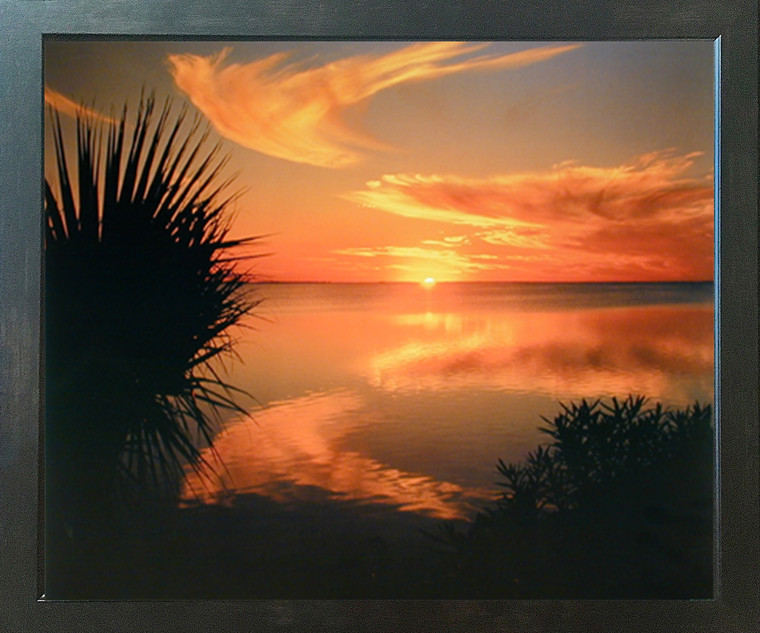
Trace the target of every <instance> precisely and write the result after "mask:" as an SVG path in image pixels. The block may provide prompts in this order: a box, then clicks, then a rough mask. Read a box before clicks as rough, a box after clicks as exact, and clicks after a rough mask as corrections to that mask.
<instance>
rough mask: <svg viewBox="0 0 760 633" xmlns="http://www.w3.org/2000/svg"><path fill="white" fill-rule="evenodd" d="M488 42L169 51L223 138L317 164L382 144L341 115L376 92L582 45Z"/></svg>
mask: <svg viewBox="0 0 760 633" xmlns="http://www.w3.org/2000/svg"><path fill="white" fill-rule="evenodd" d="M489 46H490V44H488V43H474V44H467V43H462V42H426V43H418V44H412V45H410V46H406V47H404V48H401V49H399V50H395V51H393V52H390V53H386V54H384V55H357V56H353V57H345V58H342V59H338V60H336V61H331V62H327V63H323V64H322V65H317V66H309V63H313V60H310V61H303V62H299V61H289V60H290V58H291V57H292V53H277V54H273V55H270V56H268V57H265V58H262V59H258V60H255V61H253V62H250V63H247V64H239V63H228V62H227V57H228V56H229V53H230V51H231V49H230V48H225V49H223V50H222V51H221V52H220V53H218V54H216V55H211V56H206V57H204V56H200V55H192V54H178V55H170V56H169V57H168V61H169V67H170V72H171V74H172V76H173V78H174V81H175V83H176V85H177V87H178V88H179V89H180V90H182V91H183V92H184V93H186V94H187V95H188V97H189V98H190V100H191V101H192V102H193V104H195V106H196V107H197V108H198V109H199V110H201V111H202V112H203V113H204V114H205V115H206V117H208V119H209V120H210V121H211V122H212V124H213V125H214V127H215V128H216V129H217V131H218V132H219V133H220V134H221V135H222V136H224V137H226V138H228V139H230V140H232V141H234V142H236V143H239V144H240V145H243V146H244V147H248V148H250V149H253V150H256V151H258V152H262V153H264V154H268V155H270V156H276V157H278V158H282V159H285V160H290V161H294V162H298V163H306V164H309V165H317V166H321V167H331V168H342V167H347V166H350V165H353V164H355V163H356V162H358V161H359V160H360V159H361V156H362V153H363V152H364V151H366V150H373V149H382V148H384V147H385V146H384V145H383V143H382V142H380V141H378V140H376V139H374V138H372V137H371V136H370V135H368V134H366V133H365V132H362V131H361V130H358V129H356V127H352V126H351V125H349V124H348V123H347V122H346V121H345V120H344V118H343V114H344V113H345V112H346V110H348V109H349V108H351V107H353V106H357V105H358V104H361V103H365V102H367V100H368V99H370V98H371V97H372V96H373V95H375V94H377V93H378V92H380V91H382V90H386V89H388V88H391V87H393V86H397V85H400V84H403V83H408V82H412V81H422V80H430V79H436V78H439V77H443V76H446V75H452V74H455V73H465V72H475V71H496V70H504V69H512V68H519V67H523V66H528V65H531V64H536V63H539V62H543V61H546V60H549V59H551V58H553V57H556V56H558V55H562V54H564V53H567V52H569V51H572V50H574V49H576V48H578V47H579V46H581V44H567V45H550V46H543V47H539V48H530V49H528V50H523V51H519V52H516V53H510V54H507V55H489V54H487V52H486V51H487V49H488V47H489Z"/></svg>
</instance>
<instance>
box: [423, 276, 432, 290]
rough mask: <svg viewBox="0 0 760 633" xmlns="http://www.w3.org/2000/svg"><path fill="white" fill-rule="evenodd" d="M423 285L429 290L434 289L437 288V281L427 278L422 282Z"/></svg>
mask: <svg viewBox="0 0 760 633" xmlns="http://www.w3.org/2000/svg"><path fill="white" fill-rule="evenodd" d="M422 285H423V286H426V287H428V288H432V287H433V286H435V279H433V278H432V277H425V280H424V281H423V282H422Z"/></svg>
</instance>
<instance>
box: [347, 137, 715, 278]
mask: <svg viewBox="0 0 760 633" xmlns="http://www.w3.org/2000/svg"><path fill="white" fill-rule="evenodd" d="M698 156H699V154H698V153H691V154H685V155H678V154H676V153H675V152H674V151H672V150H667V151H663V152H653V153H650V154H646V155H643V156H639V157H637V158H635V159H633V160H632V161H630V162H627V163H625V164H622V165H618V166H612V167H591V166H585V165H579V164H576V163H573V162H565V163H561V164H559V165H555V166H554V167H553V168H552V169H550V170H547V171H544V172H529V173H518V174H509V175H501V176H494V177H490V178H467V177H462V176H456V175H447V176H441V175H430V176H423V175H419V174H416V175H405V174H391V175H385V176H383V177H382V178H381V179H379V180H374V181H370V182H368V183H367V187H366V189H364V190H362V191H356V192H352V193H350V194H347V195H345V196H343V197H344V198H347V199H349V200H352V201H354V202H356V203H359V204H361V205H364V206H366V207H369V208H372V209H377V210H380V211H384V212H386V213H391V214H394V215H397V216H401V217H405V218H412V219H416V220H427V221H431V222H437V223H440V224H449V225H455V227H452V228H454V229H455V230H456V231H457V232H458V233H459V234H461V232H462V229H463V227H470V229H471V232H470V233H469V234H467V235H465V236H464V238H465V240H466V242H467V243H469V244H472V246H468V247H467V249H468V250H467V252H469V257H470V258H472V256H473V255H474V254H475V253H476V252H477V251H475V250H473V249H475V248H476V246H477V244H480V245H481V247H482V249H481V253H491V254H498V255H499V256H500V260H499V261H512V262H514V261H520V259H522V260H523V261H524V262H525V263H526V268H525V273H526V277H527V278H533V277H535V276H536V274H537V270H538V269H537V268H536V266H535V263H536V262H538V261H540V272H541V275H540V277H541V278H545V279H564V278H568V275H569V276H570V278H571V279H581V278H586V277H588V278H598V275H601V278H609V279H631V280H634V279H648V278H655V277H656V276H657V275H660V276H662V277H663V278H665V279H710V278H712V268H713V181H712V174H706V175H705V176H703V177H695V176H691V175H687V173H688V172H689V171H690V169H691V168H692V167H693V165H694V162H695V159H696V158H697V157H698ZM461 237H462V236H461V235H458V236H457V240H460V238H461ZM465 240H462V241H461V243H462V244H464V243H465ZM428 243H430V244H432V243H436V244H438V245H440V241H439V242H435V241H434V242H428ZM458 243H460V242H454V241H452V242H449V244H451V245H453V246H456V245H458ZM459 250H460V251H464V248H462V249H459ZM529 263H532V264H531V267H530V268H528V267H527V266H528V264H529ZM570 266H571V267H572V268H568V267H570Z"/></svg>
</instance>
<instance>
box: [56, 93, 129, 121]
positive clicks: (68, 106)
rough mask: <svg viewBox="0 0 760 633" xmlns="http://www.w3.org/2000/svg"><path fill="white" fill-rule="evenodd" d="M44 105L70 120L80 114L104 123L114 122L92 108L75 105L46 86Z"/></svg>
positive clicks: (79, 104)
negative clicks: (68, 117)
mask: <svg viewBox="0 0 760 633" xmlns="http://www.w3.org/2000/svg"><path fill="white" fill-rule="evenodd" d="M45 103H46V104H47V105H49V106H50V107H52V108H53V109H55V110H56V111H58V112H60V113H61V114H65V115H67V116H70V117H72V118H76V116H77V115H78V114H80V113H81V114H84V115H85V116H89V117H92V118H93V119H95V120H97V121H104V122H106V123H114V122H115V119H113V118H112V117H109V116H106V115H105V114H103V113H101V112H98V111H97V110H95V109H94V108H88V107H87V106H85V105H83V104H81V103H76V102H75V101H72V100H71V99H69V98H68V97H67V96H66V95H64V94H61V93H60V92H58V91H57V90H53V89H52V88H50V87H48V86H45Z"/></svg>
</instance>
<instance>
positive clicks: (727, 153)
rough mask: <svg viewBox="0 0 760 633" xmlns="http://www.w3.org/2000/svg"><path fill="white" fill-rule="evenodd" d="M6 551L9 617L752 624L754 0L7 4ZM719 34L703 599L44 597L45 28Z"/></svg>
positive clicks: (3, 242)
mask: <svg viewBox="0 0 760 633" xmlns="http://www.w3.org/2000/svg"><path fill="white" fill-rule="evenodd" d="M0 15H2V23H3V25H4V27H5V32H6V34H7V35H6V37H5V38H3V39H2V41H1V42H0V78H1V79H2V81H1V82H0V85H2V87H3V96H2V99H0V128H1V129H2V130H3V135H2V137H1V140H0V191H2V192H3V196H2V198H3V204H2V212H1V215H0V226H2V231H0V500H2V503H1V505H0V507H2V510H3V511H2V513H1V516H0V560H2V561H3V564H2V569H3V571H2V574H1V575H0V576H1V578H2V594H0V595H1V596H2V600H3V604H4V608H3V612H4V613H3V615H2V617H0V630H8V631H21V630H23V631H27V630H29V631H47V630H51V631H52V630H56V631H69V630H71V631H80V630H83V629H84V630H93V631H120V630H135V631H142V630H145V631H174V630H177V631H187V630H189V631H196V630H197V631H207V630H217V629H224V630H229V629H231V628H238V627H240V628H241V629H242V628H254V629H255V630H307V629H322V630H351V631H362V630H369V631H376V630H381V631H382V630H401V631H406V630H431V629H440V630H462V631H481V630H482V631H492V630H502V629H504V630H524V631H539V630H540V631H553V630H568V629H569V630H584V631H585V630H589V629H592V630H601V629H604V630H606V629H610V630H620V631H626V630H632V631H633V630H635V631H641V630H646V631H648V630H651V631H658V630H684V631H685V630H690V631H691V630H705V631H723V630H725V631H750V630H757V629H758V627H759V626H760V608H759V607H758V604H760V589H759V586H760V583H759V582H758V577H759V575H760V574H759V572H760V565H759V564H758V563H759V560H760V547H759V545H760V532H759V531H758V517H759V507H758V498H759V497H760V489H759V487H758V470H759V469H758V454H759V449H758V319H757V304H758V296H757V281H758V268H757V229H758V227H757V180H758V170H757V168H758V162H757V153H758V147H757V146H758V142H757V118H758V109H757V71H758V62H757V60H758V57H757V46H758V44H757V35H758V33H757V6H756V3H754V2H751V1H747V0H728V1H724V2H718V1H709V2H708V1H706V0H705V1H700V2H694V3H690V4H688V5H684V4H682V3H678V2H674V1H673V0H657V1H653V2H644V3H641V2H636V1H634V0H623V1H620V0H607V1H600V0H595V1H594V2H591V3H584V4H579V3H572V4H561V5H560V4H558V3H555V2H552V1H551V0H533V1H519V2H515V3H496V2H481V3H459V2H452V1H449V0H446V1H445V2H442V3H440V4H437V5H435V6H431V5H428V4H420V5H416V4H408V3H403V2H397V1H395V0H393V1H390V2H378V1H376V0H367V1H362V0H358V1H355V2H352V1H350V0H349V1H344V0H336V1H334V2H329V3H282V2H279V3H276V2H272V3H261V2H256V3H250V4H249V3H245V2H240V1H238V0H235V1H233V2H229V3H221V2H218V3H217V2H214V3H209V4H199V3H194V2H190V1H188V0H180V1H177V2H169V1H164V0H157V1H156V2H151V3H138V2H132V1H130V2H115V1H109V2H101V3H91V2H85V1H84V0H9V2H7V3H5V4H4V5H3V6H2V7H1V8H0ZM53 34H58V35H62V36H67V37H68V36H71V37H82V38H86V37H91V36H118V37H133V38H140V37H170V38H172V39H178V38H187V39H207V38H215V39H226V38H257V37H270V38H292V37H298V38H302V37H309V38H340V39H375V38H386V39H387V38H390V39H402V40H412V39H462V40H473V39H476V40H480V39H492V40H620V39H629V40H630V39H684V38H699V39H709V40H716V41H717V47H716V50H718V51H719V54H720V64H719V66H720V73H719V83H718V88H719V90H718V92H719V95H720V104H721V106H720V110H719V126H718V129H719V135H718V136H717V138H716V158H717V159H718V164H719V170H718V172H717V178H716V186H717V187H718V191H719V199H720V205H719V208H718V210H717V213H716V236H717V242H718V246H719V257H718V258H716V277H715V278H716V287H717V288H718V302H717V303H716V316H717V319H716V334H717V338H716V340H717V342H718V349H719V357H718V363H717V367H716V410H717V421H718V430H719V433H718V437H719V460H718V465H719V467H718V483H719V486H718V487H717V489H718V494H717V497H716V506H717V518H718V521H717V525H718V530H717V531H716V569H715V573H716V594H715V598H714V599H713V600H706V601H638V602H637V601H456V602H454V601H432V602H430V601H425V602H420V601H220V602H212V601H175V602H127V601H119V602H70V603H69V602H45V601H41V600H40V598H41V596H42V592H43V589H42V584H41V580H40V579H41V574H40V570H41V569H42V558H41V556H42V553H43V551H42V550H43V547H42V543H43V539H42V533H41V525H42V522H41V518H42V513H41V508H40V499H41V490H42V482H43V476H44V471H43V468H42V466H43V464H42V459H41V455H42V451H41V447H42V446H43V439H44V438H42V437H41V428H42V426H41V424H40V420H41V414H42V407H41V402H42V400H41V380H40V377H41V375H42V371H41V354H40V350H41V331H42V329H41V318H42V311H41V305H42V303H41V288H42V284H41V263H42V215H41V209H42V181H43V179H42V146H43V143H42V130H43V84H44V81H43V68H42V40H43V37H44V36H45V35H53Z"/></svg>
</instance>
